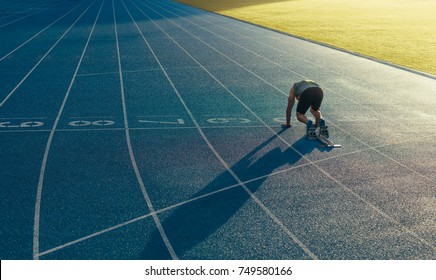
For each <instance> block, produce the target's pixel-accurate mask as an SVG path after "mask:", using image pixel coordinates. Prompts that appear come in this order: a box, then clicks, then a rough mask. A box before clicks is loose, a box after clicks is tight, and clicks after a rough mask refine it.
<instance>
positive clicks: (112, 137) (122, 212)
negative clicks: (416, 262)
mask: <svg viewBox="0 0 436 280" xmlns="http://www.w3.org/2000/svg"><path fill="white" fill-rule="evenodd" d="M0 37H1V44H0V85H1V86H0V143H1V145H0V191H1V193H0V195H1V199H0V201H1V209H2V212H1V214H0V234H1V245H0V258H1V259H129V260H132V259H299V260H305V259H435V258H436V183H435V182H436V172H435V170H436V160H435V159H436V145H435V139H436V114H435V112H436V79H435V77H432V76H431V75H420V74H419V73H414V72H412V71H407V70H405V69H400V68H398V67H393V66H390V65H387V64H383V63H380V62H377V61H373V60H369V59H365V58H362V57H359V56H356V55H353V54H350V53H346V52H342V51H339V50H335V49H332V48H327V47H325V46H321V45H318V44H314V43H311V42H308V41H304V40H301V39H298V38H294V37H292V36H288V35H285V34H280V33H277V32H273V31H271V30H267V29H264V28H260V27H257V26H254V25H251V24H247V23H243V22H240V21H237V20H233V19H230V18H227V17H223V16H219V15H216V14H213V13H208V12H205V11H202V10H199V9H195V8H192V7H189V6H186V5H182V4H179V3H176V2H172V1H169V0H95V1H94V0H78V1H73V0H70V1H66V0H41V1H30V0H20V1H12V0H4V1H2V2H1V5H0ZM302 79H312V80H315V81H317V82H318V83H319V84H320V85H321V86H322V88H323V89H324V92H325V98H324V102H323V104H322V108H321V110H322V112H323V115H324V117H325V119H326V122H327V124H328V125H329V128H330V137H331V138H332V140H334V141H335V142H337V143H339V144H342V148H340V149H325V148H320V147H319V146H318V143H317V141H315V140H308V139H306V138H305V137H304V133H305V127H304V125H303V124H300V123H297V121H296V120H295V117H294V116H293V117H292V124H293V126H292V127H291V128H289V129H286V130H283V129H282V128H281V126H280V124H281V123H282V122H283V120H284V113H285V109H286V102H287V95H288V92H289V89H290V87H291V85H292V84H293V83H294V82H297V81H300V80H302ZM294 111H295V108H294Z"/></svg>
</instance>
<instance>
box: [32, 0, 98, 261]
mask: <svg viewBox="0 0 436 280" xmlns="http://www.w3.org/2000/svg"><path fill="white" fill-rule="evenodd" d="M104 1H105V0H104ZM104 1H103V2H102V4H101V6H100V10H99V11H98V14H97V16H96V18H95V21H94V25H93V26H92V29H91V31H90V33H89V36H88V40H87V41H86V44H85V47H84V48H83V52H82V55H81V56H80V59H79V62H78V64H77V67H76V70H75V71H74V74H73V78H72V79H71V82H70V85H69V87H68V90H67V92H66V94H65V97H64V100H63V102H62V105H61V107H60V109H59V112H58V115H57V117H56V120H55V122H54V124H53V127H52V129H51V131H50V135H49V137H48V140H47V145H46V147H45V151H44V157H43V160H42V164H41V170H40V174H39V180H38V188H37V193H36V202H35V217H34V228H33V258H34V259H38V258H39V257H38V254H39V222H40V215H41V198H42V188H43V186H44V177H45V169H46V166H47V160H48V155H49V152H50V147H51V143H52V141H53V136H54V134H55V131H56V128H57V126H58V123H59V120H60V118H61V115H62V113H63V111H64V107H65V104H66V103H67V100H68V97H69V95H70V92H71V88H72V87H73V84H74V81H75V79H76V75H77V72H78V71H79V68H80V65H81V64H82V60H83V57H84V56H85V52H86V49H87V48H88V44H89V41H90V39H91V36H92V33H93V32H94V29H95V25H96V23H97V20H98V18H99V16H100V13H101V9H102V8H103V3H104ZM94 3H95V1H94V2H92V3H91V5H90V6H89V7H91V6H92V5H93V4H94ZM89 7H88V9H89ZM88 9H86V11H87V10H88ZM86 11H85V12H86ZM82 15H83V14H82ZM79 18H80V17H79Z"/></svg>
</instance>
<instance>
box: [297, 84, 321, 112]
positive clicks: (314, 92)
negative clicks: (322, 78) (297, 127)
mask: <svg viewBox="0 0 436 280" xmlns="http://www.w3.org/2000/svg"><path fill="white" fill-rule="evenodd" d="M323 97H324V93H323V92H322V89H321V88H319V87H312V88H308V89H306V90H305V91H303V93H302V94H301V95H300V99H299V100H298V106H297V112H298V113H300V114H303V115H304V114H306V112H307V110H308V109H309V107H312V109H313V110H314V111H317V110H319V107H321V103H322V98H323Z"/></svg>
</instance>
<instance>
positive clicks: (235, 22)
mask: <svg viewBox="0 0 436 280" xmlns="http://www.w3.org/2000/svg"><path fill="white" fill-rule="evenodd" d="M153 3H156V2H155V1H153ZM159 3H160V4H163V5H165V6H167V7H168V6H169V7H170V8H171V9H172V10H179V11H180V12H182V13H184V14H187V15H189V16H191V17H196V18H198V19H199V20H201V21H203V22H207V23H209V24H212V25H214V26H216V27H219V28H221V29H224V30H227V31H230V32H232V33H234V34H236V35H238V36H241V37H244V38H246V39H248V40H250V41H253V42H256V43H259V44H262V45H264V46H266V47H268V48H271V49H274V50H277V51H280V52H282V53H284V54H286V55H287V56H290V57H292V58H295V59H298V60H301V61H304V62H305V63H307V64H310V65H312V66H315V67H319V68H322V69H324V70H327V71H329V72H331V73H334V74H336V75H338V76H341V77H343V78H346V79H348V80H351V81H354V82H357V83H359V84H361V85H366V86H368V87H370V88H372V89H375V90H377V91H379V90H380V89H378V88H376V87H374V86H371V85H368V84H366V83H365V82H364V81H361V80H358V79H355V78H352V77H349V76H346V75H345V74H343V73H340V72H337V71H335V70H332V69H331V68H329V67H326V66H322V65H319V64H314V63H313V62H312V61H310V60H307V59H305V58H304V57H301V56H295V55H293V54H292V52H290V51H286V50H283V49H278V48H276V47H275V46H274V45H269V44H267V43H264V42H262V41H259V40H256V39H253V38H256V36H255V35H254V36H248V35H245V34H243V33H239V32H237V31H234V30H232V29H229V28H226V27H224V25H238V24H239V23H244V25H238V28H241V27H243V28H244V29H245V30H246V31H248V32H253V30H251V29H250V28H253V27H254V28H256V27H257V28H262V29H265V30H269V31H272V32H275V33H279V34H283V35H286V36H288V37H291V38H293V39H297V40H300V41H305V42H308V43H312V44H316V45H319V46H323V47H327V48H329V49H332V50H336V51H339V52H342V53H346V54H349V55H352V56H355V57H359V58H363V59H365V60H371V61H374V62H377V63H381V64H384V65H387V66H390V67H395V68H396V69H400V70H403V71H407V72H409V73H413V74H418V75H421V76H424V77H427V78H431V79H436V76H435V75H432V74H429V73H425V72H421V71H418V70H414V69H411V68H407V67H404V66H401V65H398V64H394V63H390V62H388V61H384V60H380V59H375V58H373V57H369V56H365V55H363V54H359V53H355V52H351V51H348V50H346V49H342V48H338V47H335V46H332V45H328V44H324V43H321V42H317V41H314V40H311V39H307V38H303V37H301V36H297V35H293V34H290V33H287V32H282V31H278V30H273V29H271V28H269V27H266V26H262V25H260V24H255V23H250V22H248V21H244V20H238V19H237V18H234V17H230V16H225V15H221V14H219V13H216V12H208V11H205V10H203V12H204V13H202V14H199V13H198V12H197V11H195V10H200V9H198V8H195V7H192V6H191V7H190V6H188V5H183V6H180V5H177V6H176V5H174V3H172V4H169V3H167V2H159ZM156 5H157V4H156ZM186 10H189V11H190V12H187V11H186ZM191 12H194V13H191ZM204 16H207V17H208V18H211V19H212V20H214V21H216V20H217V21H218V22H212V21H208V20H206V19H204V18H203V17H204ZM223 19H227V21H226V20H223ZM220 22H221V23H223V24H220ZM384 94H385V93H384ZM388 95H391V94H389V93H388ZM391 96H393V97H397V96H396V95H391Z"/></svg>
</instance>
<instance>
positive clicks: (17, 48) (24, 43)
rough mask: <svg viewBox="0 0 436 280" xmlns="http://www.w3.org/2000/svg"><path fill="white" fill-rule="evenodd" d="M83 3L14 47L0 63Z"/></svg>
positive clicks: (0, 59)
mask: <svg viewBox="0 0 436 280" xmlns="http://www.w3.org/2000/svg"><path fill="white" fill-rule="evenodd" d="M84 3H85V2H81V3H80V4H78V5H77V6H75V7H74V8H72V9H71V10H70V11H69V12H67V13H65V14H64V15H63V16H61V17H60V18H58V19H57V20H55V21H53V22H52V23H51V24H50V25H48V26H46V27H45V28H44V29H42V30H41V31H39V32H38V33H36V34H35V35H33V36H32V37H31V38H29V39H27V40H26V41H25V42H23V43H22V44H21V45H19V46H18V47H16V48H15V49H13V50H12V51H10V52H9V53H7V54H6V55H4V56H3V57H2V58H0V61H2V60H4V59H5V58H7V57H8V56H10V55H11V54H13V53H14V52H16V51H17V50H19V49H20V48H22V47H23V46H24V45H26V44H27V43H29V42H30V41H32V40H33V39H35V38H36V37H37V36H38V35H40V34H41V33H42V32H44V31H45V30H47V29H49V28H50V27H51V26H52V25H54V24H55V23H56V22H58V21H60V20H61V19H62V18H64V17H65V16H67V15H68V14H69V13H71V12H72V11H74V10H75V9H77V8H78V7H80V6H82V5H83V4H84Z"/></svg>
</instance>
